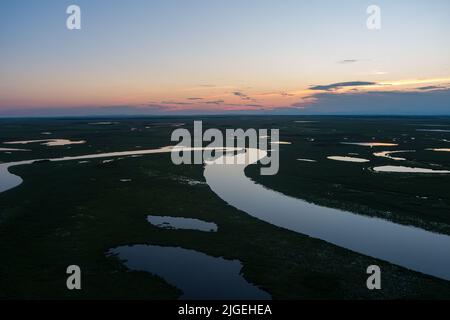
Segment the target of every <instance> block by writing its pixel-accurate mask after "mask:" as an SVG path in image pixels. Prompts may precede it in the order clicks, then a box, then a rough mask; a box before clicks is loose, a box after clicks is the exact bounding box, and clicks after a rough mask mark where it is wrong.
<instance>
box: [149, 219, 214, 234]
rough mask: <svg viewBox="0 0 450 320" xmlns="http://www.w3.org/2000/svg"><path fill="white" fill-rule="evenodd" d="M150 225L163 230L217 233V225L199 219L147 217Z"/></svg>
mask: <svg viewBox="0 0 450 320" xmlns="http://www.w3.org/2000/svg"><path fill="white" fill-rule="evenodd" d="M147 221H148V222H150V224H152V225H154V226H156V227H158V228H162V229H175V230H197V231H204V232H217V225H216V224H215V223H211V222H205V221H202V220H198V219H190V218H178V217H167V216H147Z"/></svg>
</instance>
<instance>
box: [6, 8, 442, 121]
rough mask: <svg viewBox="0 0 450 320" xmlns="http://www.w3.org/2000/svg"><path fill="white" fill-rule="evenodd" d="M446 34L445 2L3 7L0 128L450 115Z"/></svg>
mask: <svg viewBox="0 0 450 320" xmlns="http://www.w3.org/2000/svg"><path fill="white" fill-rule="evenodd" d="M70 4H77V5H79V6H80V7H81V10H82V30H78V31H69V30H67V29H66V25H65V23H66V18H67V14H66V13H65V11H66V8H67V6H68V5H70ZM370 4H377V5H379V6H380V7H381V10H382V29H381V30H379V31H371V30H368V29H367V28H366V19H367V14H366V8H367V6H368V5H370ZM449 31H450V2H449V1H446V0H441V1H439V0H435V1H423V0H418V1H411V0H410V1H406V0H405V1H402V0H395V1H393V0H389V1H361V0H359V1H358V0H354V1H345V0H344V1H299V0H282V1H276V0H271V1H269V0H262V1H261V0H239V1H237V0H227V1H225V0H178V1H174V0H158V1H157V0H154V1H151V0H131V1H119V0H77V1H74V0H72V1H64V0H60V1H54V0H40V1H32V0H28V1H25V0H14V1H13V0H2V1H1V2H0V48H1V50H0V115H15V114H20V115H27V114H43V115H44V114H45V115H51V114H55V115H56V114H61V113H64V114H72V113H73V114H83V113H86V114H90V113H102V112H106V113H115V112H118V113H123V112H125V111H124V110H126V112H127V113H138V114H147V113H149V114H153V113H154V114H161V113H168V114H179V113H221V112H240V111H244V112H256V113H257V112H271V111H273V112H276V113H280V112H281V113H283V112H285V113H315V112H319V113H357V114H358V113H360V114H366V113H371V114H374V113H375V114H376V113H393V114H396V113H400V114H430V113H431V114H433V113H436V114H446V113H447V114H450V99H449V94H448V92H447V91H448V89H449V87H450V85H449V84H450V41H449V40H448V39H449ZM345 60H348V61H347V62H344V61H345ZM357 81H362V82H364V83H371V84H370V85H364V86H362V85H356V86H354V85H352V84H355V82H357ZM334 83H348V84H347V85H342V86H334V87H333V86H332V87H333V89H332V90H312V89H311V88H312V86H320V87H326V86H328V85H330V84H334ZM374 94H376V96H377V99H376V101H378V102H377V103H369V104H367V105H366V106H365V103H364V101H365V99H367V101H368V100H369V99H371V100H370V101H373V97H374ZM393 96H395V97H396V98H395V101H396V104H394V105H392V103H391V100H389V99H393V98H392V97H393ZM417 96H419V97H420V98H417ZM399 97H401V99H400V98H399ZM330 101H331V102H330ZM334 101H336V102H335V103H334ZM392 101H393V100H392ZM413 101H414V103H411V107H410V108H409V107H408V104H409V102H413ZM417 101H422V102H421V103H417ZM387 104H389V105H390V107H389V109H387V108H386V107H385V106H386V105H387ZM337 105H339V107H336V106H337ZM346 108H348V109H346ZM106 110H108V111H106ZM381 110H383V111H382V112H381Z"/></svg>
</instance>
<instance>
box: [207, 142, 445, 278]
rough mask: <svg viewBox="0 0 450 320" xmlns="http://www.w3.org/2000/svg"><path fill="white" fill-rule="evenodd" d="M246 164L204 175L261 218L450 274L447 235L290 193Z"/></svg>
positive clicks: (216, 168) (397, 261)
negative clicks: (257, 177)
mask: <svg viewBox="0 0 450 320" xmlns="http://www.w3.org/2000/svg"><path fill="white" fill-rule="evenodd" d="M250 152H252V151H251V150H250ZM245 167H246V165H221V164H218V163H210V164H208V165H206V167H205V172H204V176H205V179H206V182H207V183H208V185H209V186H210V187H211V189H212V190H213V191H214V192H215V193H216V194H217V195H218V196H219V197H220V198H222V199H223V200H224V201H226V202H227V203H228V204H230V205H232V206H234V207H235V208H237V209H239V210H242V211H244V212H247V213H248V214H250V215H252V216H254V217H256V218H259V219H261V220H263V221H266V222H269V223H271V224H273V225H276V226H279V227H283V228H285V229H288V230H292V231H295V232H298V233H302V234H305V235H308V236H311V237H314V238H319V239H322V240H325V241H327V242H330V243H333V244H335V245H338V246H340V247H343V248H347V249H350V250H353V251H355V252H359V253H362V254H365V255H368V256H372V257H375V258H379V259H382V260H385V261H389V262H391V263H394V264H397V265H400V266H403V267H406V268H409V269H412V270H415V271H420V272H423V273H426V274H430V275H433V276H436V277H440V278H443V279H447V280H450V254H449V253H450V237H449V236H447V235H443V234H438V233H433V232H429V231H426V230H422V229H419V228H416V227H412V226H405V225H401V224H397V223H393V222H391V221H388V220H383V219H380V218H373V217H367V216H362V215H358V214H354V213H351V212H346V211H342V210H337V209H333V208H327V207H322V206H319V205H315V204H312V203H308V202H306V201H304V200H301V199H297V198H293V197H289V196H286V195H284V194H282V193H279V192H276V191H273V190H269V189H267V188H265V187H264V186H262V185H259V184H256V183H255V182H254V181H252V180H251V179H250V178H248V177H246V176H245V173H244V169H245Z"/></svg>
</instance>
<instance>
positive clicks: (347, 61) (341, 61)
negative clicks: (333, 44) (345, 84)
mask: <svg viewBox="0 0 450 320" xmlns="http://www.w3.org/2000/svg"><path fill="white" fill-rule="evenodd" d="M358 61H359V60H357V59H344V60H339V61H338V63H340V64H350V63H356V62H358Z"/></svg>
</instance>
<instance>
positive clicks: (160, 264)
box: [108, 245, 271, 300]
mask: <svg viewBox="0 0 450 320" xmlns="http://www.w3.org/2000/svg"><path fill="white" fill-rule="evenodd" d="M108 253H109V254H113V255H117V256H118V257H119V258H120V259H121V260H124V264H125V265H126V266H127V267H128V269H130V270H134V271H146V272H150V273H152V274H155V275H157V276H160V277H161V278H163V279H164V280H165V281H167V282H168V283H169V284H172V285H174V286H175V287H177V288H179V289H181V290H182V291H183V295H182V296H181V299H187V300H195V299H207V300H219V299H232V300H243V299H245V300H246V299H249V300H269V299H271V296H270V295H269V294H268V293H267V292H264V291H263V290H261V289H259V288H258V287H256V286H255V285H253V284H251V283H248V282H247V281H246V280H245V279H244V277H242V275H241V269H242V264H241V263H240V262H239V261H238V260H226V259H223V258H216V257H211V256H208V255H206V254H204V253H201V252H198V251H194V250H188V249H183V248H176V247H161V246H152V245H134V246H123V247H118V248H115V249H111V250H110V251H109V252H108Z"/></svg>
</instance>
